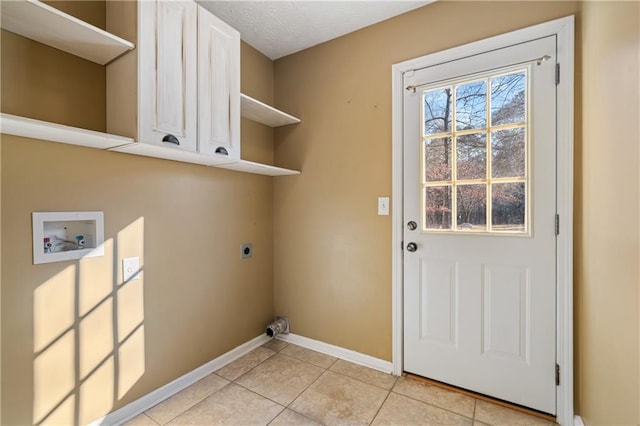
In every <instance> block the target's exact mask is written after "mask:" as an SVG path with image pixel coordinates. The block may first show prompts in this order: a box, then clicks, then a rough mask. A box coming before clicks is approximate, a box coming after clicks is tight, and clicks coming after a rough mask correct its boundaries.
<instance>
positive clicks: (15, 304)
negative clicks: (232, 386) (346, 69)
mask: <svg viewBox="0 0 640 426" xmlns="http://www.w3.org/2000/svg"><path fill="white" fill-rule="evenodd" d="M1 47H2V69H1V71H2V79H3V80H2V83H3V91H2V109H3V111H5V106H6V107H7V108H9V107H10V106H12V105H21V107H20V108H24V109H20V110H19V111H16V110H11V112H13V113H16V114H23V115H26V116H36V117H38V118H41V119H51V120H54V121H57V122H62V123H65V124H72V125H76V126H80V127H90V128H98V129H99V128H100V127H103V126H104V105H99V104H100V103H102V104H103V103H104V91H105V89H104V84H103V83H100V81H101V79H102V81H104V77H103V74H104V72H103V71H102V69H97V70H96V69H94V67H92V66H86V67H85V65H86V64H81V71H77V72H78V73H88V74H91V75H86V76H84V77H83V78H82V79H81V78H79V77H78V76H77V75H76V77H78V79H77V81H75V82H74V84H75V85H77V87H76V88H75V89H73V90H71V91H69V90H68V89H69V88H68V87H66V86H64V85H55V84H50V83H52V82H53V83H55V81H56V80H57V79H64V78H65V75H64V74H65V73H66V72H68V71H69V70H71V69H75V68H74V67H75V66H76V64H75V62H78V61H79V60H77V59H75V58H72V57H70V56H69V55H66V54H63V53H60V52H56V51H53V49H50V48H47V47H43V46H39V45H36V43H33V42H29V41H25V40H21V39H19V38H18V37H15V36H12V35H9V36H6V34H5V33H3V37H2V46H1ZM18 47H20V48H22V47H26V49H27V50H26V52H27V53H26V54H25V53H22V55H23V56H24V58H22V59H23V60H19V61H18V60H15V59H16V57H17V56H14V55H18V54H19V53H18V52H19V50H18ZM39 55H45V57H46V58H47V60H46V61H42V60H41V58H37V57H36V56H39ZM242 60H243V62H246V63H248V64H251V69H250V70H249V71H244V72H243V74H242V84H243V87H245V86H246V87H247V88H250V90H251V91H253V92H254V93H256V95H255V96H269V94H270V93H272V87H273V80H272V78H273V64H272V62H271V61H269V60H268V59H267V58H265V57H264V56H262V55H260V54H259V53H258V52H256V51H255V50H253V49H251V48H249V47H248V46H243V48H242ZM72 62H74V63H72ZM36 64H37V67H36ZM34 67H35V68H34ZM73 72H76V71H73ZM21 73H28V74H29V79H28V80H25V81H24V82H20V83H15V82H14V81H13V80H12V78H17V77H18V76H20V75H21ZM45 74H52V75H51V76H50V77H47V79H46V81H45V82H43V83H42V85H40V82H39V79H40V77H43V76H44V75H45ZM265 75H266V77H265ZM11 84H20V85H21V86H20V87H21V88H22V89H21V90H20V91H19V92H10V91H8V90H5V89H6V88H7V86H9V85H11ZM42 93H46V94H47V96H46V98H47V99H51V101H50V102H49V101H48V100H47V102H44V101H43V102H41V99H40V95H41V94H42ZM18 94H19V95H20V96H21V97H23V98H24V99H15V97H17V96H18ZM86 99H91V105H87V104H85V103H84V101H85V100H86ZM58 100H59V102H61V103H62V104H63V105H61V106H60V107H59V108H56V106H57V105H59V103H58ZM98 100H101V101H98ZM51 109H53V110H55V111H51ZM243 142H244V143H243V145H244V146H243V153H245V154H246V156H247V157H248V158H250V159H254V160H259V159H261V158H263V157H269V158H270V157H271V155H272V154H271V153H268V152H266V151H265V148H264V146H263V145H265V146H267V148H269V147H271V144H272V132H271V130H270V129H269V130H267V131H265V129H263V128H262V126H249V127H248V126H246V125H245V123H243ZM0 146H1V150H2V154H1V167H2V169H1V182H2V192H1V197H2V198H1V205H2V226H1V233H2V237H3V239H2V248H3V250H2V253H1V255H2V271H1V273H2V276H1V278H2V287H1V294H2V299H1V303H2V306H1V315H2V318H1V319H2V322H1V327H2V329H1V330H0V332H1V336H2V344H1V348H2V349H1V352H2V353H1V361H2V387H1V390H2V401H1V405H2V408H3V410H2V418H1V420H0V423H2V424H6V425H16V424H20V425H23V424H31V423H33V422H38V421H40V420H42V419H43V418H46V419H47V421H48V422H50V423H55V422H58V424H71V423H73V422H83V423H86V422H87V421H90V420H93V419H96V418H98V417H101V416H103V415H105V414H107V413H108V412H109V411H112V410H113V409H116V408H118V407H121V406H123V405H124V404H126V403H129V402H131V401H133V400H135V399H136V398H138V397H140V396H142V395H145V394H147V393H148V392H151V391H153V390H155V389H157V388H158V387H160V386H162V385H164V384H166V383H168V382H170V381H171V380H173V379H175V378H177V377H179V376H181V375H182V374H185V373H187V372H189V371H190V370H192V369H193V368H196V367H198V366H200V365H202V364H204V363H206V362H208V361H210V360H211V359H213V358H215V357H217V356H219V355H221V354H222V353H224V352H226V351H228V350H230V349H232V348H234V347H236V346H238V345H239V344H242V343H244V342H246V341H248V340H250V339H252V338H254V337H256V336H258V335H260V334H261V333H263V331H264V326H265V325H266V324H267V323H269V322H270V321H271V320H272V318H273V288H272V277H273V272H272V265H273V260H272V244H273V233H272V216H273V212H272V178H269V177H263V176H257V175H250V174H244V173H237V172H230V171H224V170H221V169H214V168H208V167H202V166H197V165H189V164H183V163H177V162H171V161H164V160H157V159H151V158H145V157H137V156H130V155H125V154H118V153H111V152H106V151H99V150H93V149H89V148H81V147H74V146H70V145H63V144H57V143H50V142H43V141H36V140H30V139H24V138H18V137H13V136H7V135H2V139H1V145H0ZM66 210H70V211H76V210H79V211H84V210H99V211H103V212H104V215H105V255H104V256H103V257H98V258H91V259H84V260H81V261H70V262H59V263H50V264H41V265H33V264H32V247H31V246H32V243H31V213H32V212H33V211H66ZM243 242H252V243H253V247H254V255H253V258H251V259H249V260H241V259H240V244H241V243H243ZM129 256H139V257H140V258H141V264H142V269H143V278H142V279H141V280H139V281H132V282H130V283H128V284H125V285H120V283H121V279H120V269H119V268H120V266H119V265H120V264H121V259H122V258H123V257H129ZM49 413H51V414H49ZM47 416H49V417H47Z"/></svg>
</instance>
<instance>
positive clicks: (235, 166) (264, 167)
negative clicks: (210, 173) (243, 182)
mask: <svg viewBox="0 0 640 426" xmlns="http://www.w3.org/2000/svg"><path fill="white" fill-rule="evenodd" d="M216 167H219V168H221V169H227V170H235V171H238V172H245V173H254V174H258V175H266V176H289V175H299V174H300V172H299V171H298V170H290V169H283V168H282V167H276V166H270V165H268V164H261V163H254V162H253V161H246V160H240V161H238V162H236V163H232V164H223V165H220V166H216Z"/></svg>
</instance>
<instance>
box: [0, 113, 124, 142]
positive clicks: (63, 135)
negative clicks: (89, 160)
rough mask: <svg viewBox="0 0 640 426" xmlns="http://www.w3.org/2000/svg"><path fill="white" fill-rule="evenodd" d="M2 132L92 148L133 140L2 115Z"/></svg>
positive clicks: (0, 115) (0, 120) (0, 127)
mask: <svg viewBox="0 0 640 426" xmlns="http://www.w3.org/2000/svg"><path fill="white" fill-rule="evenodd" d="M0 132H1V133H4V134H8V135H15V136H22V137H25V138H33V139H42V140H45V141H53V142H61V143H67V144H72V145H80V146H87V147H90V148H99V149H109V148H113V147H116V146H120V145H125V144H130V143H132V142H133V139H131V138H126V137H124V136H117V135H111V134H108V133H102V132H95V131H93V130H86V129H80V128H78V127H71V126H65V125H62V124H56V123H50V122H47V121H40V120H34V119H32V118H26V117H18V116H16V115H11V114H0Z"/></svg>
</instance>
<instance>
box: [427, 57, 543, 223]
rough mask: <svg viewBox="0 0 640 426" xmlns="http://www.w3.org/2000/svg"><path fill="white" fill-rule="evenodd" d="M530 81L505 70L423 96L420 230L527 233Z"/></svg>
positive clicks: (450, 84)
mask: <svg viewBox="0 0 640 426" xmlns="http://www.w3.org/2000/svg"><path fill="white" fill-rule="evenodd" d="M527 78H528V69H527V68H519V69H515V68H509V69H508V70H497V71H496V70H494V71H492V72H487V73H484V74H478V75H475V76H470V77H469V78H468V79H467V80H466V81H460V80H459V79H456V80H455V81H450V82H444V83H442V82H440V83H438V86H436V85H434V86H431V87H425V88H424V89H423V90H422V92H421V93H422V94H421V96H422V102H423V105H422V106H423V108H422V114H423V116H422V122H423V129H422V132H423V134H422V140H423V154H422V155H423V158H422V161H423V163H422V167H423V170H422V171H421V175H422V176H421V180H422V182H421V186H422V191H424V192H423V199H424V205H423V214H424V216H423V218H422V224H423V226H422V230H423V231H451V232H470V231H471V232H473V231H478V232H497V233H526V232H527V230H528V228H529V226H528V225H527V222H526V221H527V220H529V219H528V218H527V216H526V214H525V212H526V211H527V208H528V207H527V203H528V201H527V193H526V190H525V189H526V188H527V185H528V181H529V178H530V177H529V176H528V173H529V171H528V167H527V158H528V150H529V149H530V147H529V146H528V142H527V138H528V133H527V132H528V130H527V129H528V128H529V127H528V126H529V123H528V122H527V120H528V115H527V98H528V94H527V90H528V83H527ZM454 123H455V125H454Z"/></svg>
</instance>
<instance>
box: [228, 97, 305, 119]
mask: <svg viewBox="0 0 640 426" xmlns="http://www.w3.org/2000/svg"><path fill="white" fill-rule="evenodd" d="M240 111H241V112H240V114H241V115H242V116H243V117H244V118H248V119H249V120H251V121H257V122H258V123H262V124H266V125H267V126H270V127H280V126H286V125H288V124H297V123H300V119H299V118H297V117H294V116H293V115H289V114H287V113H286V112H282V111H280V110H279V109H276V108H274V107H272V106H270V105H267V104H265V103H263V102H260V101H259V100H257V99H254V98H252V97H251V96H247V95H245V94H244V93H241V94H240Z"/></svg>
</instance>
